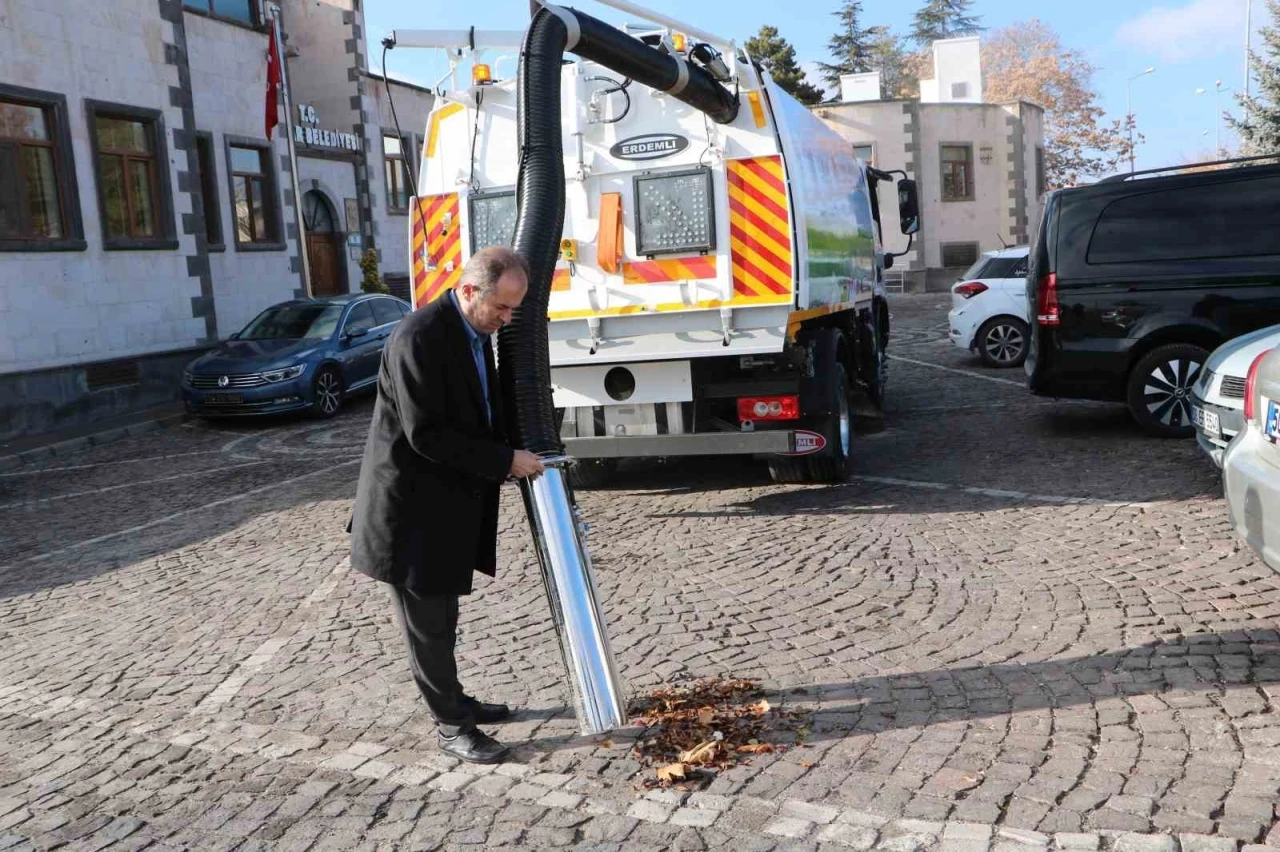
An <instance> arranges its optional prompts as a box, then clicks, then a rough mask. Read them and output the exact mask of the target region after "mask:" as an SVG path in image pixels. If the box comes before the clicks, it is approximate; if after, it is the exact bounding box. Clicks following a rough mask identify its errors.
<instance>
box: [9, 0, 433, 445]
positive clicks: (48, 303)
mask: <svg viewBox="0 0 1280 852" xmlns="http://www.w3.org/2000/svg"><path fill="white" fill-rule="evenodd" d="M280 14H281V21H282V26H283V31H282V34H283V36H284V44H285V46H286V49H285V53H286V67H287V71H288V77H289V80H290V83H291V94H292V99H293V103H294V114H293V116H292V118H293V121H294V124H295V125H296V126H297V131H296V132H297V134H298V138H299V141H298V144H297V155H298V177H299V188H300V191H301V195H302V198H301V205H299V204H298V203H297V201H296V200H295V197H294V193H293V190H292V174H291V172H290V165H289V158H288V147H287V143H286V141H285V132H286V131H285V122H284V120H283V119H284V116H283V112H281V113H280V118H281V121H280V124H279V125H278V126H277V128H276V132H275V133H274V134H273V135H274V138H272V139H271V140H268V139H267V138H266V132H265V127H264V125H265V120H264V117H265V92H266V73H267V72H266V56H267V46H268V43H269V39H268V36H267V34H266V33H267V28H266V23H267V20H268V9H267V8H266V7H265V6H264V5H263V4H262V3H261V0H112V2H109V3H103V2H95V1H94V0H42V2H40V3H16V4H6V5H0V440H6V439H9V438H12V437H14V436H18V435H23V434H30V433H36V432H41V431H46V430H49V429H52V428H57V427H60V426H66V425H79V424H86V423H92V422H93V421H94V420H95V419H98V418H101V417H104V416H108V415H111V414H115V413H119V412H123V411H128V410H134V409H138V408H143V407H146V406H149V405H155V404H159V403H163V402H167V401H170V400H173V399H175V398H176V393H177V384H178V379H179V376H180V375H181V371H182V367H183V365H184V364H185V363H186V362H187V361H188V360H190V359H191V358H193V357H195V356H196V355H198V354H199V353H200V352H201V351H202V350H204V349H205V348H207V347H208V346H210V345H212V344H213V343H215V342H217V341H218V340H220V339H225V338H226V337H228V336H229V335H230V334H232V333H234V332H235V331H237V330H238V329H240V328H242V327H243V326H244V325H245V324H246V323H247V322H248V321H249V320H250V319H252V318H253V317H254V316H255V315H256V314H257V313H258V312H259V311H261V310H262V309H264V308H266V307H268V306H269V305H272V304H275V303H277V302H281V301H285V300H287V299H291V298H295V297H297V296H301V295H306V294H307V293H308V291H310V292H313V293H315V294H325V293H344V292H358V291H359V289H360V286H361V275H362V273H361V270H360V266H359V261H360V257H361V253H362V252H363V251H364V250H366V249H373V250H374V251H375V252H377V253H378V256H379V263H378V271H379V274H380V275H381V276H382V277H383V278H384V280H386V281H387V283H388V284H390V285H391V286H392V289H393V291H396V290H398V291H399V292H400V295H402V296H407V294H408V293H407V278H408V260H407V256H406V248H405V245H404V243H405V236H404V235H405V233H406V229H407V207H408V197H409V190H408V187H409V186H410V185H411V177H410V170H411V169H412V168H414V167H415V164H416V160H415V157H416V152H417V151H418V149H419V147H420V145H421V134H422V129H423V128H424V126H425V123H426V117H427V114H428V113H429V111H430V108H431V103H432V96H431V94H430V93H429V92H427V91H426V90H424V89H422V88H420V87H417V86H411V85H408V84H403V83H399V82H396V81H394V80H393V81H391V82H390V83H387V82H386V81H384V80H382V79H381V77H380V76H378V75H375V74H372V73H370V70H369V63H368V59H367V56H366V52H365V44H366V38H365V33H364V31H363V29H364V20H363V14H362V11H361V5H360V0H305V2H304V0H283V1H282V2H281V3H280ZM388 89H390V93H391V95H392V96H393V97H394V99H395V105H396V112H397V114H398V115H399V118H400V121H401V130H402V132H403V138H399V137H398V136H397V133H396V131H395V129H394V127H392V126H391V123H390V122H389V121H386V119H387V118H388V117H389V112H390V111H389V109H388V108H387V94H388ZM279 108H280V109H282V107H279ZM300 214H301V216H302V219H303V223H304V224H305V228H304V231H305V239H300V231H299V228H298V219H299V215H300ZM303 252H306V255H307V257H308V259H309V261H310V267H311V279H310V281H307V280H306V279H305V278H304V276H303V264H302V261H301V257H302V253H303Z"/></svg>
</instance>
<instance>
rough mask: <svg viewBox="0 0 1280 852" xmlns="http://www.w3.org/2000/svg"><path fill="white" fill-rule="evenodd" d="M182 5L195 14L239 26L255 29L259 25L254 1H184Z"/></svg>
mask: <svg viewBox="0 0 1280 852" xmlns="http://www.w3.org/2000/svg"><path fill="white" fill-rule="evenodd" d="M182 5H183V6H185V7H186V8H188V9H190V10H191V11H193V12H201V13H203V14H206V15H210V16H212V17H215V18H222V19H223V20H226V21H232V22H234V23H237V24H244V25H245V26H249V27H253V26H257V24H258V16H257V15H255V14H254V10H253V7H254V5H255V4H254V2H253V0H182Z"/></svg>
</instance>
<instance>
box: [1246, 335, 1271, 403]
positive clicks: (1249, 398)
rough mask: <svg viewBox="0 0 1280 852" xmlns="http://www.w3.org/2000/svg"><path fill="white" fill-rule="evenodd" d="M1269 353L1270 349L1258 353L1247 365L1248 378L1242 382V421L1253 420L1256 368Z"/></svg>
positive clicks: (1256, 378)
mask: <svg viewBox="0 0 1280 852" xmlns="http://www.w3.org/2000/svg"><path fill="white" fill-rule="evenodd" d="M1270 352H1271V350H1270V349H1268V350H1267V351H1266V352H1259V353H1258V357H1257V358H1254V359H1253V363H1252V364H1250V365H1249V377H1248V378H1247V379H1245V380H1244V419H1245V420H1246V421H1248V420H1252V419H1253V392H1254V389H1255V388H1257V386H1258V367H1259V365H1261V364H1262V359H1263V358H1265V357H1266V356H1267V355H1268V354H1270Z"/></svg>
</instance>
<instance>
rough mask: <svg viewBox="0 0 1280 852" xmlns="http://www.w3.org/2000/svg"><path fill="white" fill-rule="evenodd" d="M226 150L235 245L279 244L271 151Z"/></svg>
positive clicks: (237, 147)
mask: <svg viewBox="0 0 1280 852" xmlns="http://www.w3.org/2000/svg"><path fill="white" fill-rule="evenodd" d="M227 150H228V154H227V162H228V163H229V164H230V167H231V168H230V173H231V204H232V210H233V212H234V214H235V220H236V246H238V247H244V246H276V245H278V244H279V242H280V235H279V230H278V228H277V216H278V210H277V208H276V203H275V191H274V190H275V187H274V181H273V180H272V176H271V168H270V165H271V164H270V159H269V157H270V150H271V149H270V148H266V147H258V146H249V145H244V144H234V145H229V146H228V149H227Z"/></svg>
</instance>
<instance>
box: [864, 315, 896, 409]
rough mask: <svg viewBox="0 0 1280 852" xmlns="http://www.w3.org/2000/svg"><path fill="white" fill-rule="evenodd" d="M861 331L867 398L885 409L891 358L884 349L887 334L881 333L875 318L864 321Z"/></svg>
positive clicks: (877, 406) (879, 407)
mask: <svg viewBox="0 0 1280 852" xmlns="http://www.w3.org/2000/svg"><path fill="white" fill-rule="evenodd" d="M859 332H860V334H859V337H860V338H861V339H860V340H859V344H860V345H861V347H862V357H863V358H864V359H865V361H864V367H865V374H866V384H867V399H868V400H870V401H871V404H872V405H874V406H875V407H876V408H878V409H881V410H883V409H884V396H885V387H886V386H887V385H888V383H889V359H888V357H887V355H886V353H885V351H884V340H885V335H883V334H881V333H880V328H879V323H878V322H875V321H874V320H873V321H872V322H870V323H863V324H862V328H860V329H859Z"/></svg>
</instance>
